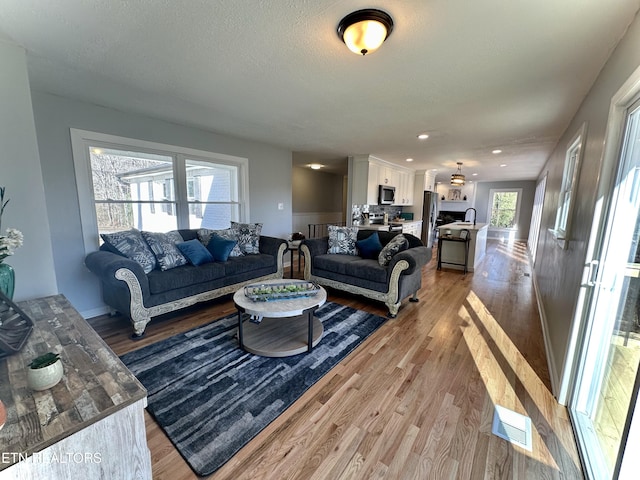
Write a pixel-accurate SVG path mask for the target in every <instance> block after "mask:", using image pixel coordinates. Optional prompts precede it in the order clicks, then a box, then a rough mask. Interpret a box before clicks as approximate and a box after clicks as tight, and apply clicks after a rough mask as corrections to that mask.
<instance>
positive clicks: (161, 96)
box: [0, 0, 640, 181]
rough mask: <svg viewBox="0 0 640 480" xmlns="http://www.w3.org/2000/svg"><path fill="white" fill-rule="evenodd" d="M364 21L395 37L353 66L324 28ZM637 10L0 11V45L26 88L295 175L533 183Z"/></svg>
mask: <svg viewBox="0 0 640 480" xmlns="http://www.w3.org/2000/svg"><path fill="white" fill-rule="evenodd" d="M370 7H371V8H380V9H383V10H385V11H387V12H388V13H389V14H390V15H391V16H392V17H393V19H394V22H395V28H394V31H393V33H392V35H391V36H390V37H389V39H388V40H387V42H385V44H384V45H383V46H382V47H381V48H380V50H379V51H378V52H376V53H374V54H372V55H369V56H366V57H360V56H356V55H354V54H353V53H351V52H350V51H349V50H348V49H347V48H346V47H345V46H344V44H342V42H341V41H340V40H339V38H338V37H337V35H336V33H335V29H336V26H337V24H338V22H339V20H340V19H341V18H342V17H343V16H345V15H346V14H348V13H350V12H352V11H354V10H357V9H360V8H370ZM639 7H640V0H608V1H607V2H603V1H602V0H561V1H559V0H539V1H530V0H527V1H524V0H510V1H505V0H477V1H468V0H431V1H427V0H396V1H381V0H378V1H364V0H353V1H344V0H343V1H337V0H216V1H210V0H137V1H127V2H124V1H116V0H108V1H98V0H94V1H91V2H87V1H85V0H57V1H51V2H43V1H41V0H0V12H1V13H0V38H5V39H10V40H12V41H13V42H15V43H17V44H19V45H22V46H24V47H25V48H26V50H27V54H28V65H29V74H30V81H31V84H32V87H33V88H35V89H37V90H43V91H48V92H52V93H56V94H60V95H65V96H69V97H74V98H79V99H81V100H87V101H91V102H94V103H97V104H101V105H106V106H111V107H114V108H118V109H121V110H125V111H133V112H138V113H143V114H146V115H151V116H155V117H160V118H164V119H167V120H170V121H174V122H179V123H184V124H187V125H192V126H196V127H200V128H204V129H208V130H211V131H215V132H220V133H226V134H231V135H234V136H238V137H242V138H249V139H255V140H260V141H265V142H268V143H271V144H274V145H278V146H282V147H285V148H287V149H290V150H292V151H293V152H294V163H301V164H305V163H310V162H311V161H313V159H318V160H320V161H321V162H322V163H328V164H331V163H332V162H334V161H335V160H336V159H341V160H343V159H344V158H346V157H347V156H348V155H354V154H366V153H368V154H372V155H375V156H377V157H379V158H383V159H386V160H389V161H391V162H396V163H398V164H402V165H410V166H411V167H412V168H415V169H423V168H424V169H426V168H429V169H430V168H436V169H438V170H439V179H445V177H448V175H450V173H452V171H453V170H455V164H456V162H457V161H462V162H463V163H464V165H463V173H466V174H470V173H473V172H476V173H478V176H477V177H474V178H476V179H477V180H478V181H482V180H502V179H533V178H536V177H537V175H538V173H539V172H540V169H541V168H542V165H543V164H544V161H545V160H546V158H547V156H548V155H549V154H550V152H551V150H552V149H553V147H554V146H555V144H556V142H557V140H558V137H559V135H560V134H561V133H562V132H563V131H564V129H565V128H566V126H567V124H568V123H569V121H570V120H571V118H572V117H573V115H574V113H575V112H576V110H577V108H578V106H579V105H580V102H581V101H582V99H583V98H584V96H585V95H586V94H587V92H588V90H589V88H590V87H591V85H592V83H593V81H594V80H595V78H596V76H597V75H598V72H599V71H600V69H601V68H602V66H603V64H604V62H605V61H606V59H607V57H608V56H609V54H610V53H611V51H612V50H613V48H614V47H615V45H616V43H617V42H618V40H619V39H620V38H621V37H622V35H623V34H624V31H625V29H626V28H627V26H628V25H629V24H630V23H631V21H632V20H633V18H634V15H635V14H636V12H637V10H638V8H639ZM421 132H427V133H430V134H431V138H429V139H428V140H426V141H419V140H417V138H416V135H417V134H418V133H421ZM496 148H500V149H502V150H503V153H502V154H500V155H493V154H491V150H493V149H496ZM409 157H411V158H414V162H413V163H411V164H407V163H406V162H405V159H406V158H409ZM342 163H343V164H344V162H342ZM501 163H505V164H507V165H508V167H507V168H500V167H499V164H501Z"/></svg>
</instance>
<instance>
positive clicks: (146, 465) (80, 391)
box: [0, 295, 151, 480]
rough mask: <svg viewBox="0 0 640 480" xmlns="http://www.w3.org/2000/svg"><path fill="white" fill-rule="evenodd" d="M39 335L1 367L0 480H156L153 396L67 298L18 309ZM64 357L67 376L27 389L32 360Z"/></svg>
mask: <svg viewBox="0 0 640 480" xmlns="http://www.w3.org/2000/svg"><path fill="white" fill-rule="evenodd" d="M19 306H20V308H21V309H22V310H23V311H24V312H25V313H26V314H27V315H28V316H29V317H30V318H31V319H32V320H33V322H34V329H33V332H32V333H31V335H30V337H29V338H28V340H27V343H26V344H25V346H24V347H23V348H22V350H20V352H18V353H16V354H14V355H11V356H9V357H7V358H5V359H2V360H0V400H2V402H3V403H4V405H5V407H6V410H7V422H6V424H5V426H4V428H3V429H2V430H0V480H4V479H9V478H43V479H44V478H46V479H76V478H77V479H83V480H84V479H87V478H118V479H150V478H151V458H150V454H149V448H148V447H147V439H146V431H145V424H144V408H145V407H146V404H147V392H146V390H145V389H144V387H143V386H142V385H141V384H140V382H138V380H137V379H136V378H135V377H134V376H133V374H132V373H131V372H130V371H129V370H128V369H127V368H126V367H125V366H124V364H123V363H122V362H121V361H120V359H119V358H118V357H117V356H116V355H115V354H114V353H113V352H112V351H111V349H110V348H109V347H108V346H107V345H106V343H104V341H103V340H102V339H101V338H100V336H99V335H98V334H97V333H96V332H95V331H94V330H93V328H91V326H90V325H89V324H88V323H87V322H86V321H85V320H84V319H83V318H82V317H81V316H80V314H79V313H78V312H77V311H76V310H75V309H74V308H73V307H72V306H71V304H70V303H69V302H68V301H67V299H66V298H65V297H64V296H62V295H55V296H51V297H45V298H40V299H36V300H30V301H26V302H20V303H19ZM48 351H52V352H56V353H59V354H60V358H61V359H62V363H63V366H64V377H63V378H62V380H61V381H60V383H58V384H57V385H56V386H54V387H52V388H50V389H49V390H44V391H41V392H36V391H32V390H30V389H29V388H28V387H27V376H26V369H27V368H28V367H27V366H28V364H29V362H30V361H31V359H33V358H35V357H36V356H38V355H40V354H43V353H46V352H48Z"/></svg>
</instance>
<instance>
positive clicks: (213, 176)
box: [71, 129, 249, 251]
mask: <svg viewBox="0 0 640 480" xmlns="http://www.w3.org/2000/svg"><path fill="white" fill-rule="evenodd" d="M71 138H72V147H73V156H74V165H75V169H76V178H77V179H78V195H79V198H80V207H81V219H82V227H83V236H84V240H85V249H86V251H92V250H95V249H96V248H97V246H98V245H99V234H101V233H107V232H115V231H119V230H126V229H129V228H137V229H138V230H147V231H153V232H166V231H169V230H174V229H176V228H212V229H223V228H228V227H229V225H230V222H231V221H246V219H247V218H248V203H249V202H248V188H247V182H248V179H247V177H248V160H247V159H243V158H238V157H231V156H228V155H221V154H215V153H211V152H204V151H198V150H193V149H186V148H182V147H175V146H171V145H163V144H157V143H151V142H145V141H140V140H134V139H128V138H122V137H114V136H111V135H103V134H99V133H94V132H86V131H81V130H75V129H71Z"/></svg>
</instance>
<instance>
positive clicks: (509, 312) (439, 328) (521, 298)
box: [91, 242, 583, 480]
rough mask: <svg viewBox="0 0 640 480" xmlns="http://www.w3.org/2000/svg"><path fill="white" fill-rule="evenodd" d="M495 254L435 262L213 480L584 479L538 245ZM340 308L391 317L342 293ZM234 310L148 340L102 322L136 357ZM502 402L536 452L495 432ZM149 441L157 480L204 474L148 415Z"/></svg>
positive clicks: (170, 324)
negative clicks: (558, 376)
mask: <svg viewBox="0 0 640 480" xmlns="http://www.w3.org/2000/svg"><path fill="white" fill-rule="evenodd" d="M487 250H488V252H487V256H486V257H485V260H484V261H483V263H482V264H481V265H480V268H478V269H477V270H476V272H475V273H473V274H468V275H466V276H463V275H462V273H461V272H458V271H455V270H449V269H443V270H442V271H436V269H435V267H436V265H435V261H432V262H431V263H430V264H429V265H428V266H427V267H426V268H425V270H424V275H423V287H422V289H421V291H420V292H419V298H420V302H419V303H409V302H408V301H406V302H404V303H403V306H402V308H401V309H400V313H399V315H398V317H397V318H396V319H392V320H389V321H387V322H386V323H385V324H384V325H383V326H382V327H381V328H380V329H379V330H377V331H376V332H375V333H374V334H373V335H372V336H371V337H369V338H368V339H367V341H365V342H364V343H363V344H362V345H361V346H360V347H359V348H358V349H357V350H356V351H354V352H353V353H352V354H351V355H350V356H349V357H347V358H346V359H345V360H344V361H343V362H341V363H340V364H339V365H338V366H337V367H336V368H334V369H333V370H332V371H331V372H330V373H329V374H327V375H326V376H325V377H324V378H323V379H322V380H320V381H319V382H318V383H317V384H316V385H314V386H313V387H312V388H311V389H310V390H309V391H307V393H306V394H305V395H304V396H303V397H301V398H300V399H299V400H298V401H297V402H296V403H295V404H294V405H293V406H292V407H291V408H289V409H288V410H287V411H286V412H285V413H284V414H283V415H281V416H280V417H279V418H278V419H277V420H276V421H275V422H273V423H272V424H271V425H269V426H268V427H267V428H266V429H265V430H263V431H262V432H261V433H260V434H259V435H258V436H257V437H256V438H254V439H253V440H252V441H251V442H250V443H249V444H248V445H247V446H245V448H243V449H242V450H241V451H240V452H239V453H238V454H236V456H235V457H234V458H232V459H231V460H230V461H229V462H228V463H227V464H226V465H225V466H224V467H222V468H221V469H220V470H219V471H218V472H216V473H215V474H214V475H212V476H211V477H209V478H211V479H234V480H237V479H268V480H272V479H285V478H287V479H305V480H306V479H321V478H323V479H325V478H326V479H331V480H333V479H339V478H340V479H342V478H353V479H356V478H357V479H360V478H363V479H364V478H367V479H368V478H385V479H420V480H422V479H431V478H432V479H437V480H443V479H483V478H487V479H488V478H490V479H524V478H528V479H581V478H583V477H582V474H581V470H580V464H579V460H578V455H577V450H576V446H575V442H574V439H573V436H572V432H571V426H570V423H569V419H568V414H567V411H566V409H565V408H564V407H561V406H559V405H558V404H557V403H556V402H555V400H554V398H553V397H552V395H551V393H550V381H549V374H548V371H547V366H546V360H545V354H544V349H543V340H542V333H541V329H540V319H539V314H538V311H537V307H536V302H535V295H534V293H533V287H532V280H531V277H530V275H529V272H530V271H531V269H530V267H529V265H528V262H527V256H526V247H525V245H524V244H523V243H515V244H510V245H509V244H502V243H498V242H489V245H488V249H487ZM434 253H435V250H434ZM434 258H435V255H434ZM329 300H330V301H335V302H339V303H343V304H348V305H350V306H353V307H355V308H359V309H363V310H367V311H370V312H373V313H376V314H380V315H384V314H385V313H386V311H385V309H384V308H383V306H382V305H380V304H377V303H375V302H370V301H367V300H363V299H361V298H359V297H356V296H351V295H348V294H343V293H339V292H336V291H329ZM233 311H234V309H233V303H232V302H231V301H230V300H224V301H219V302H213V303H211V304H209V305H207V306H206V307H204V308H203V307H202V306H200V307H197V308H192V309H189V310H186V311H184V312H183V313H181V314H180V315H175V314H174V315H170V316H169V317H166V318H162V319H158V320H154V322H152V323H151V324H150V325H149V327H148V328H147V333H146V337H145V338H144V339H143V340H141V341H138V342H133V341H131V340H129V339H128V334H129V333H130V332H131V328H130V327H129V325H128V324H127V323H126V321H125V320H123V319H122V318H117V317H116V318H108V317H100V318H98V319H94V320H92V321H91V323H92V325H94V328H96V330H97V331H98V333H100V334H101V335H102V336H103V338H105V340H106V341H107V342H108V343H109V345H110V346H111V347H112V348H113V350H114V351H115V352H116V353H117V354H123V353H125V352H128V351H131V350H133V349H136V348H140V347H142V346H144V345H146V344H149V343H154V342H157V341H159V340H161V339H163V338H166V337H168V336H171V335H173V334H175V333H177V332H179V331H183V330H187V329H190V328H193V327H195V326H197V325H200V324H203V323H206V322H209V321H211V320H213V319H216V318H220V317H222V316H224V315H227V314H229V313H231V312H233ZM496 404H497V405H502V406H504V407H507V408H510V409H513V410H516V411H518V412H520V413H522V414H524V415H527V416H529V417H531V419H532V423H533V444H534V445H533V451H532V452H528V451H526V450H524V449H522V448H520V447H516V446H513V445H511V444H509V443H508V442H506V441H505V440H502V439H500V438H499V437H496V436H494V435H492V434H491V421H492V418H493V411H494V405H496ZM147 437H148V442H149V448H150V450H151V457H152V465H153V473H154V478H156V479H170V480H181V479H193V478H198V477H196V476H195V475H194V473H193V472H192V471H191V469H190V468H189V466H188V465H187V464H186V463H185V462H184V460H183V459H182V457H181V456H180V455H179V454H178V452H177V451H176V450H175V448H173V446H172V445H171V443H170V442H169V440H168V439H167V437H166V436H165V435H164V433H163V432H162V430H161V429H160V428H159V427H158V426H157V425H156V423H155V422H154V420H153V419H152V418H151V417H150V416H149V415H147Z"/></svg>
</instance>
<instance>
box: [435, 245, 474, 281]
mask: <svg viewBox="0 0 640 480" xmlns="http://www.w3.org/2000/svg"><path fill="white" fill-rule="evenodd" d="M470 240H471V239H470V238H469V237H468V236H467V237H466V238H460V237H446V236H440V237H438V270H442V264H443V263H445V264H447V265H458V266H460V267H464V273H465V274H466V273H467V265H468V263H469V241H470ZM442 242H458V243H464V263H454V262H443V261H442Z"/></svg>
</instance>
